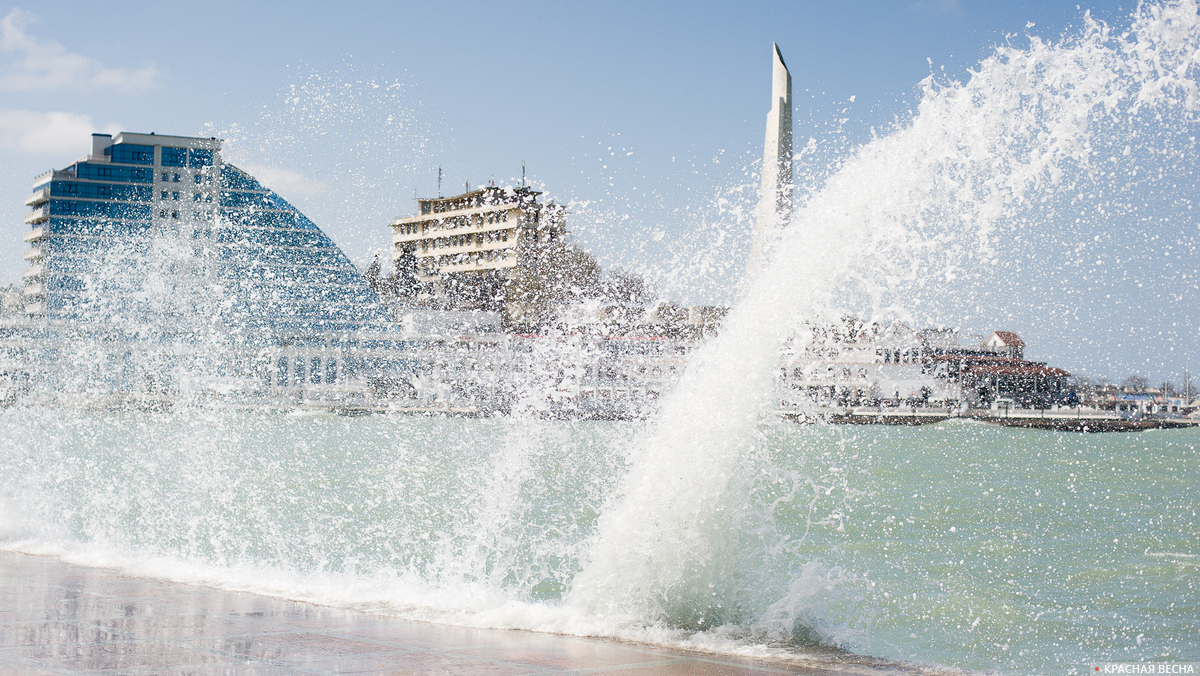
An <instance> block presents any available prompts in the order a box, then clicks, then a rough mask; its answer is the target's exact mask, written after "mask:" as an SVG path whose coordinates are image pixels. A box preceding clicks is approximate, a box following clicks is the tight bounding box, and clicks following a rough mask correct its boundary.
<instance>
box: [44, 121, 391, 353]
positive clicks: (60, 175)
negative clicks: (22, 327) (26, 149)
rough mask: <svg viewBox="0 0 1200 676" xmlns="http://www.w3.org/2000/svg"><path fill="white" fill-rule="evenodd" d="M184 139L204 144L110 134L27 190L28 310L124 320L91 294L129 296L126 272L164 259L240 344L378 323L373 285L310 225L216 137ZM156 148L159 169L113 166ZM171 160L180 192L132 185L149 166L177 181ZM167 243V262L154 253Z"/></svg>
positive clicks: (148, 173)
mask: <svg viewBox="0 0 1200 676" xmlns="http://www.w3.org/2000/svg"><path fill="white" fill-rule="evenodd" d="M120 138H121V137H118V141H119V140H120ZM143 138H144V137H143ZM167 138H177V137H164V141H165V140H166V139H167ZM184 140H192V141H196V142H203V143H205V145H208V146H210V147H203V148H187V147H178V146H172V145H161V146H159V147H158V148H156V147H155V146H153V145H147V144H144V143H129V142H124V143H122V142H117V143H114V144H112V145H110V146H108V147H107V148H106V149H105V150H104V156H103V157H102V158H101V157H96V156H95V155H93V156H92V157H90V158H88V160H86V161H81V162H78V163H76V164H74V165H72V166H70V167H68V168H66V169H65V170H62V171H56V172H52V176H51V177H50V180H49V181H42V182H41V183H39V184H38V185H35V186H34V191H35V194H36V193H37V192H38V191H39V190H41V191H43V192H44V193H46V195H45V197H46V199H45V200H44V201H43V203H42V204H38V205H35V214H36V213H39V212H38V210H39V209H40V210H41V211H40V213H42V214H44V215H45V218H33V219H27V220H31V226H32V229H33V231H34V232H35V239H34V241H33V242H32V247H33V252H34V253H33V254H32V256H31V257H32V258H33V259H34V260H35V261H36V263H35V264H34V265H33V266H31V268H30V269H29V270H28V271H27V272H26V275H25V277H26V280H27V288H26V292H27V293H26V296H27V298H30V302H29V303H28V304H27V307H28V308H29V309H30V310H32V311H34V312H36V313H39V314H43V315H46V316H50V317H54V318H59V319H71V320H80V319H89V320H99V321H105V320H108V319H125V320H127V319H128V318H126V317H120V318H113V317H109V316H107V315H108V314H109V313H110V311H111V310H112V308H113V307H115V306H116V305H121V303H119V302H117V301H116V299H114V298H112V297H103V298H101V294H99V293H98V292H99V291H100V290H101V289H106V290H108V291H112V290H113V289H118V288H122V286H121V283H122V282H126V283H127V284H126V287H127V288H126V291H127V293H128V294H132V295H138V294H140V293H143V292H144V291H145V290H146V289H144V288H143V287H139V286H138V284H137V282H138V281H139V280H136V279H130V277H137V276H139V275H141V274H142V273H146V272H147V271H150V270H152V269H156V268H163V267H164V266H165V267H166V268H168V269H171V270H173V272H174V273H176V274H179V273H182V274H184V276H186V277H188V281H189V282H190V283H193V284H195V285H196V286H197V287H206V288H210V289H213V290H214V292H215V293H217V294H218V295H219V297H214V298H211V299H209V300H210V301H211V302H212V303H213V304H214V305H215V306H216V307H217V310H216V311H215V317H213V319H216V320H219V321H220V323H221V324H222V325H223V326H225V327H229V328H231V329H235V330H236V332H237V334H238V336H239V337H240V339H242V340H245V341H249V342H256V343H260V344H269V343H277V342H279V341H288V340H294V339H295V338H296V337H298V336H301V335H311V334H328V333H345V332H356V331H362V330H366V329H369V328H372V327H374V328H380V327H381V326H383V325H384V324H386V323H387V321H388V317H387V313H386V311H385V309H384V307H383V306H382V304H381V303H380V302H379V298H378V297H377V296H376V295H375V292H374V291H373V290H372V289H371V287H370V286H369V285H368V284H367V282H366V280H365V279H363V277H362V276H361V275H360V274H359V272H358V270H357V269H356V268H355V267H354V265H353V264H352V263H351V262H350V260H349V259H348V258H347V257H346V256H345V254H343V253H342V251H341V249H339V248H338V246H337V245H336V244H334V242H333V241H332V240H330V239H329V237H328V236H326V235H325V233H323V232H321V230H320V228H318V227H317V226H316V225H315V224H314V223H313V222H312V221H310V220H309V219H308V218H307V217H305V216H304V214H302V213H300V212H299V211H298V210H296V209H295V208H294V207H293V206H292V205H290V204H288V202H287V201H286V200H284V199H283V198H282V197H280V196H279V195H277V194H275V193H274V192H272V191H270V190H268V189H267V188H265V187H263V186H262V185H261V184H260V183H259V182H258V181H257V180H256V179H255V178H254V177H253V176H251V175H250V174H248V173H246V172H244V171H242V170H241V169H238V168H237V167H235V166H233V165H231V164H225V163H222V162H220V159H219V158H220V155H219V146H218V145H217V142H215V141H212V140H210V139H184ZM212 146H216V147H212ZM156 155H157V157H158V162H159V163H158V165H157V166H161V167H169V168H171V171H166V172H156V170H155V169H153V168H147V169H134V168H131V167H123V166H115V165H117V164H118V163H123V164H148V165H151V166H153V165H154V160H155V157H156ZM176 168H184V172H183V173H191V172H194V173H191V178H184V179H182V180H183V181H186V182H187V183H188V184H190V185H191V186H192V188H190V189H189V191H188V192H187V193H185V194H183V195H181V193H180V191H179V190H155V189H152V187H151V186H149V185H140V184H143V183H151V182H152V181H153V179H154V176H155V173H162V177H163V181H164V182H168V183H176V182H180V181H181V178H180V173H181V172H178V171H175V169H176ZM214 179H215V181H214ZM46 188H48V190H45V189H46ZM181 198H186V199H181ZM182 202H187V204H186V206H187V207H189V208H188V209H187V210H184V209H183V208H182V207H183V206H185V205H184V204H182ZM180 241H186V242H188V244H189V247H188V250H187V251H185V252H184V253H185V254H187V255H186V256H185V259H186V260H177V259H178V253H179V252H178V248H179V247H178V246H174V247H173V246H171V244H172V243H175V244H178V242H180ZM165 251H170V253H171V255H175V259H172V258H170V256H169V255H168V257H167V258H163V257H162V256H163V255H164V252H165ZM156 257H157V259H156ZM140 281H146V280H144V279H143V280H140ZM28 282H32V283H28ZM30 287H33V288H32V289H31V288H30ZM194 295H195V293H189V297H191V296H194Z"/></svg>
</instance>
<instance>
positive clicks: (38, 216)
mask: <svg viewBox="0 0 1200 676" xmlns="http://www.w3.org/2000/svg"><path fill="white" fill-rule="evenodd" d="M48 218H50V206H49V205H46V206H44V207H40V208H38V209H34V210H33V211H32V212H30V213H29V214H28V215H27V216H25V223H26V224H27V225H30V224H33V223H40V222H42V221H44V220H46V219H48Z"/></svg>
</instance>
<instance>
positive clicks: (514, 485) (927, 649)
mask: <svg viewBox="0 0 1200 676" xmlns="http://www.w3.org/2000/svg"><path fill="white" fill-rule="evenodd" d="M1197 55H1200V19H1198V17H1197V5H1196V3H1195V2H1178V3H1169V4H1164V5H1144V6H1141V7H1139V9H1138V10H1137V12H1136V13H1135V15H1134V17H1133V20H1132V25H1131V27H1130V28H1129V30H1128V31H1124V32H1119V33H1118V32H1116V31H1114V30H1113V29H1112V28H1110V27H1109V26H1106V25H1104V24H1101V23H1099V22H1096V21H1093V20H1090V19H1088V20H1086V21H1085V26H1084V28H1083V29H1082V31H1081V32H1080V33H1079V34H1078V35H1076V36H1073V37H1068V38H1065V39H1063V40H1061V41H1060V42H1057V43H1054V42H1048V41H1044V40H1040V39H1037V38H1031V44H1030V46H1029V47H1028V48H1026V49H1018V48H1014V47H1003V48H999V49H998V50H997V51H996V53H995V54H994V55H993V56H992V57H991V58H989V59H987V60H986V61H984V62H983V63H982V64H980V66H979V67H978V68H977V69H976V70H975V71H974V72H973V73H972V74H971V76H970V77H969V78H968V79H967V80H966V81H965V82H962V83H955V82H938V81H935V80H934V79H932V78H931V79H929V80H927V81H926V82H925V83H923V88H922V95H921V100H920V102H919V105H918V107H917V109H916V112H915V114H914V115H913V117H912V119H911V120H910V121H908V122H906V123H904V124H902V125H898V127H897V128H896V129H895V130H894V131H892V132H891V133H888V134H885V135H881V136H879V137H877V138H874V139H872V140H871V141H870V142H868V143H865V144H864V145H862V146H861V147H860V148H858V149H856V150H855V151H854V152H853V153H851V154H849V155H848V156H847V157H846V158H845V159H844V160H843V161H842V162H841V163H840V165H839V166H838V167H837V168H836V170H835V171H832V172H830V173H829V175H828V177H827V178H826V179H825V180H823V181H822V182H821V184H820V185H819V186H816V185H813V186H805V187H804V190H803V191H802V193H801V195H800V199H798V200H797V207H796V209H795V211H794V216H793V221H792V223H790V224H789V225H788V227H787V228H785V229H784V230H783V231H782V232H781V233H780V234H779V235H778V238H777V240H776V241H775V242H773V244H772V247H771V250H772V251H773V255H772V256H771V259H770V261H769V263H768V266H767V267H766V268H765V269H764V270H763V273H762V274H759V275H756V276H755V277H754V279H753V281H752V283H750V284H749V285H748V288H746V289H745V291H744V293H743V295H742V298H741V299H740V301H739V302H738V304H737V305H736V307H734V309H733V310H732V311H731V313H730V314H729V316H728V317H727V319H726V321H725V324H724V326H723V329H722V332H721V334H720V335H719V336H717V337H715V338H714V339H712V340H710V341H709V342H708V343H706V344H705V345H703V346H702V347H701V348H699V349H698V350H697V351H695V352H694V353H693V354H692V355H691V357H690V360H689V363H688V367H687V370H686V371H685V373H684V374H683V377H682V380H681V382H680V383H679V384H678V386H677V388H676V390H675V391H674V392H673V393H672V394H671V395H670V396H668V397H667V398H666V400H665V401H664V402H663V404H662V407H661V411H660V413H659V414H658V415H657V416H656V417H655V418H654V419H652V420H650V421H648V422H646V423H619V422H570V423H567V422H556V421H546V420H540V419H538V418H537V416H536V412H537V410H538V408H539V403H538V402H539V401H540V399H541V398H542V396H543V395H544V393H543V392H538V391H532V390H537V389H538V388H542V387H546V385H544V384H538V383H539V382H541V381H540V380H538V379H537V378H535V379H533V380H534V383H533V384H531V385H529V386H528V387H527V388H525V389H526V390H527V391H525V392H523V393H522V394H521V397H520V401H522V402H523V403H522V405H521V406H520V407H518V408H519V412H518V413H516V414H514V415H513V416H511V417H509V418H506V419H494V420H471V419H451V418H423V417H415V416H414V417H389V416H376V417H370V418H339V417H336V416H329V415H307V416H299V415H291V416H272V415H259V414H249V413H239V412H232V411H219V412H211V411H204V410H190V411H186V412H182V413H172V414H166V413H146V414H136V415H135V414H132V413H128V412H118V413H87V412H76V413H72V414H69V415H62V414H61V413H60V412H58V411H50V410H36V409H27V410H8V411H6V412H4V413H2V414H0V426H2V427H0V435H2V438H3V444H2V446H0V448H2V449H3V450H2V451H0V452H2V453H3V456H2V457H0V463H2V464H3V466H4V467H6V468H7V470H6V472H5V473H4V475H3V476H2V477H0V497H2V499H0V546H4V547H8V548H13V549H19V550H24V551H31V552H42V553H53V554H57V555H60V556H63V557H64V558H67V559H68V560H71V561H77V562H81V563H87V564H90V565H111V566H117V567H122V568H124V569H126V570H130V571H132V572H134V573H137V574H142V575H151V576H159V577H167V578H173V579H180V580H185V581H191V582H200V583H205V584H215V585H219V586H224V587H229V588H235V589H246V590H251V591H256V592H259V593H269V594H280V595H285V596H288V597H292V598H304V599H310V600H314V601H318V602H322V603H330V604H335V605H342V606H347V607H355V608H362V609H366V610H371V611H374V612H386V613H394V614H398V615H402V616H406V617H412V618H418V619H429V620H435V621H440V622H452V623H460V624H472V625H481V626H497V627H517V628H525V629H535V630H547V631H557V632H568V633H578V634H595V635H607V636H619V637H625V638H632V639H638V640H651V641H662V642H668V643H674V644H680V645H687V646H692V647H700V648H704V649H710V650H721V651H731V652H741V653H746V654H759V655H762V654H775V655H781V656H787V655H795V654H797V653H803V652H804V651H805V650H807V649H809V648H811V647H812V645H813V644H814V643H822V644H827V645H836V646H841V647H845V648H848V649H851V650H855V651H863V652H867V653H871V654H876V655H884V656H888V657H897V658H904V659H913V660H919V661H926V662H939V663H942V664H948V665H956V666H965V667H971V668H1002V669H1009V670H1013V671H1019V672H1024V671H1039V670H1048V669H1050V668H1057V667H1058V666H1061V665H1068V664H1076V663H1080V662H1085V661H1088V660H1097V659H1105V660H1110V659H1118V658H1121V659H1143V658H1152V657H1156V658H1161V657H1166V658H1174V659H1189V658H1190V659H1192V660H1200V643H1198V642H1197V639H1196V637H1197V636H1200V627H1198V626H1197V624H1196V623H1197V620H1196V617H1197V613H1196V612H1195V599H1196V594H1195V589H1194V579H1195V572H1196V561H1197V560H1198V559H1196V557H1197V556H1198V555H1200V552H1198V551H1196V549H1195V547H1196V543H1195V541H1194V537H1192V538H1189V537H1188V534H1189V533H1192V534H1194V532H1195V523H1194V516H1189V515H1190V514H1192V513H1193V512H1194V507H1195V502H1194V500H1193V499H1192V498H1191V497H1190V491H1191V487H1192V486H1194V485H1195V481H1196V480H1197V479H1200V464H1198V462H1197V455H1196V444H1197V443H1198V442H1200V439H1198V437H1197V435H1196V434H1195V432H1196V430H1191V431H1180V432H1169V433H1168V432H1164V433H1161V434H1160V433H1146V434H1145V435H1143V436H1138V437H1134V436H1122V437H1121V438H1102V439H1096V438H1083V437H1068V436H1063V435H1058V434H1042V433H1039V432H1028V431H1012V430H999V429H990V428H981V427H976V426H973V425H970V424H965V423H964V424H961V425H942V426H938V427H936V428H929V429H920V430H895V429H883V428H875V429H866V430H860V431H855V432H853V433H851V432H847V431H845V430H842V429H838V428H822V427H808V428H802V427H796V426H792V425H786V424H781V423H779V422H777V421H776V420H775V419H774V413H773V411H774V407H775V405H776V396H777V395H776V390H775V373H776V370H777V369H778V366H779V353H780V349H781V348H782V346H783V345H784V344H785V343H786V342H787V341H789V340H792V341H798V342H804V341H806V340H808V339H809V336H808V335H807V334H806V331H809V330H810V329H811V327H812V326H816V325H819V324H820V323H821V322H828V321H834V320H837V319H838V318H840V317H842V316H844V315H846V314H854V315H856V316H859V317H861V318H864V319H866V320H868V321H870V320H875V319H880V320H886V319H891V318H896V317H906V316H914V315H917V316H919V315H920V314H921V313H923V312H924V313H929V314H935V313H936V312H935V310H927V309H926V308H923V307H915V306H914V301H915V299H917V298H918V297H922V296H924V297H931V298H934V297H937V296H938V295H948V294H947V292H946V291H945V289H952V288H957V287H953V285H951V284H950V280H952V278H954V277H955V276H956V275H958V276H960V277H962V276H968V277H969V274H967V273H966V272H964V271H967V270H971V269H979V268H983V269H986V268H987V266H989V265H995V264H996V261H997V260H998V259H1001V258H1003V256H1004V255H1005V245H1006V244H1007V240H1006V233H1009V232H1012V231H1014V230H1015V229H1020V228H1021V227H1022V224H1023V223H1024V222H1025V221H1026V220H1027V219H1028V218H1029V216H1030V214H1031V213H1038V212H1037V210H1038V209H1040V208H1041V207H1040V206H1039V205H1041V204H1042V203H1043V202H1042V200H1043V198H1047V197H1049V198H1050V199H1051V200H1059V201H1063V200H1065V201H1066V202H1071V201H1072V200H1075V199H1076V198H1077V195H1082V194H1087V193H1088V192H1089V191H1094V188H1095V186H1099V185H1108V183H1107V182H1109V181H1111V180H1116V179H1114V175H1119V176H1118V178H1120V179H1122V180H1123V179H1124V177H1125V174H1126V173H1129V172H1132V171H1134V170H1133V169H1128V168H1123V167H1124V165H1123V164H1122V162H1125V161H1128V162H1132V161H1134V159H1137V158H1136V157H1134V159H1129V160H1122V159H1121V158H1124V157H1131V156H1132V155H1124V154H1123V153H1122V152H1121V150H1122V149H1123V148H1124V147H1125V146H1126V145H1129V144H1131V143H1136V142H1138V140H1139V139H1140V140H1141V141H1142V145H1143V146H1145V145H1146V142H1147V140H1148V139H1152V138H1155V137H1154V134H1153V133H1152V132H1151V131H1149V130H1152V129H1155V128H1158V127H1161V126H1171V127H1172V128H1173V129H1174V130H1175V131H1174V132H1173V133H1175V134H1176V136H1171V137H1170V138H1176V137H1177V136H1178V135H1182V137H1183V138H1186V137H1187V136H1189V135H1191V134H1192V133H1193V132H1194V126H1195V122H1196V119H1195V113H1196V108H1197V105H1198V103H1200V102H1198V100H1197V88H1196V74H1197V66H1198V65H1200V64H1198V63H1197V59H1198V58H1200V57H1198V56H1197ZM1163 145H1164V146H1169V145H1170V144H1168V143H1165V142H1164V143H1163ZM1168 150H1170V152H1165V153H1162V154H1160V155H1158V156H1156V159H1155V160H1154V161H1155V162H1158V163H1159V165H1163V166H1165V165H1168V164H1170V162H1172V161H1179V160H1180V158H1187V157H1190V156H1189V155H1187V153H1188V152H1191V149H1190V148H1189V147H1186V146H1180V147H1179V148H1177V149H1170V148H1168ZM1114 159H1115V162H1114V161H1110V160H1114ZM1138 161H1139V162H1143V163H1144V162H1146V160H1145V159H1144V158H1141V159H1138ZM1085 199H1086V198H1085ZM159 281H163V280H158V279H157V278H154V277H153V276H152V277H151V278H150V281H149V282H148V284H149V287H148V288H149V289H153V288H154V284H156V283H158V282H159ZM943 282H945V284H946V286H945V287H943V286H941V285H942V284H943ZM164 302H168V301H164ZM170 302H174V301H170ZM198 321H199V320H198ZM197 330H200V328H197ZM206 330H207V329H206ZM542 380H553V378H546V379H542ZM520 411H529V413H530V414H531V415H528V416H527V415H525V414H524V413H522V412H520ZM1039 435H1040V436H1039ZM1171 435H1174V436H1171ZM1014 468H1032V469H1029V470H1020V471H1018V470H1015V469H1014ZM1110 482H1118V483H1110ZM1120 482H1124V483H1120ZM1121 485H1126V486H1133V485H1153V486H1155V487H1156V492H1154V493H1153V494H1152V495H1142V494H1139V493H1138V492H1136V491H1129V490H1126V491H1121V490H1118V491H1116V492H1113V491H1112V488H1113V487H1114V486H1118V487H1119V486H1121ZM910 496H911V497H910ZM1110 543H1111V544H1110ZM1084 548H1088V550H1089V551H1090V553H1089V555H1088V556H1086V557H1081V556H1080V555H1079V552H1080V551H1081V550H1083V549H1084ZM1139 634H1142V635H1139ZM1143 646H1144V647H1143ZM831 659H834V661H835V662H836V658H831Z"/></svg>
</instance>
